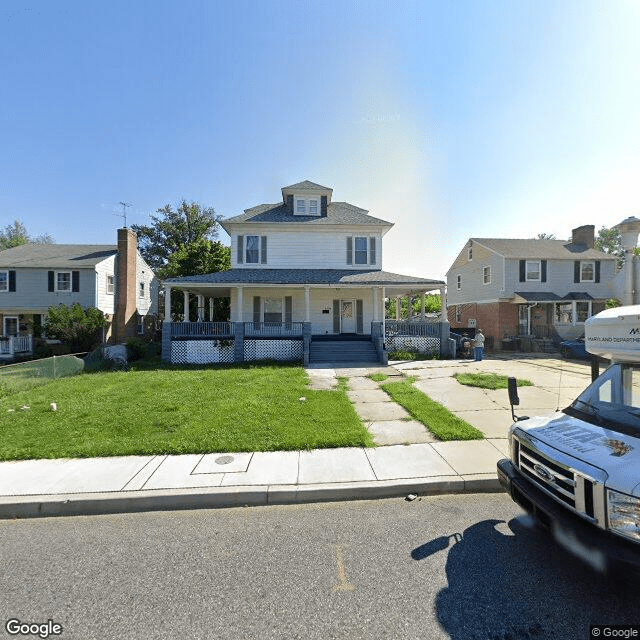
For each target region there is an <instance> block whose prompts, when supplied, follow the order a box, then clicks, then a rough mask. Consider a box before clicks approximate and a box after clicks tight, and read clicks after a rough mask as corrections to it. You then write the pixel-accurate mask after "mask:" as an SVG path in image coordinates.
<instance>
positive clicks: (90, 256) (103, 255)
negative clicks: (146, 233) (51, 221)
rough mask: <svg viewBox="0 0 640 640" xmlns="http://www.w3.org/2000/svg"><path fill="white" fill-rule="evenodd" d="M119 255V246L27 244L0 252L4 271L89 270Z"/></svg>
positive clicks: (0, 262)
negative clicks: (11, 269) (28, 269)
mask: <svg viewBox="0 0 640 640" xmlns="http://www.w3.org/2000/svg"><path fill="white" fill-rule="evenodd" d="M116 253H118V246H117V245H115V244H23V245H20V246H19V247H13V248H11V249H5V250H4V251H0V268H4V269H6V268H18V267H24V268H27V267H28V268H40V269H83V268H84V269H86V268H91V267H95V266H96V265H97V264H98V263H100V262H102V261H103V260H105V259H107V258H109V257H110V256H113V255H115V254H116Z"/></svg>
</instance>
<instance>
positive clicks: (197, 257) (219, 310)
mask: <svg viewBox="0 0 640 640" xmlns="http://www.w3.org/2000/svg"><path fill="white" fill-rule="evenodd" d="M228 269H231V247H227V246H225V245H223V244H222V243H221V242H219V241H215V242H214V241H212V240H207V239H206V238H201V239H200V240H196V241H195V242H191V243H189V244H187V245H185V246H183V247H181V248H180V249H178V251H176V252H175V253H172V254H171V255H170V256H169V259H168V262H167V264H166V266H165V267H164V269H163V270H162V274H163V277H165V278H177V277H180V276H195V275H198V274H203V273H215V272H217V271H227V270H228ZM230 302H231V301H230V300H229V298H214V301H213V321H214V322H224V321H226V320H228V319H229V317H230ZM183 312H184V300H183V297H182V295H179V296H176V297H174V298H173V299H172V301H171V314H172V315H173V316H174V317H179V316H181V315H182V313H183ZM189 313H190V316H191V317H195V315H196V313H197V301H196V300H195V299H194V298H192V299H191V301H190V312H189Z"/></svg>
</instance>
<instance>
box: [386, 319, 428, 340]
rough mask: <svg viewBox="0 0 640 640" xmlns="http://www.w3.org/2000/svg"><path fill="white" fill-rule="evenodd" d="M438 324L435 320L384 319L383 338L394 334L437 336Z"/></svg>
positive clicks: (391, 336)
mask: <svg viewBox="0 0 640 640" xmlns="http://www.w3.org/2000/svg"><path fill="white" fill-rule="evenodd" d="M439 335H440V324H439V323H436V322H406V321H405V322H403V321H400V322H398V321H397V320H385V338H393V337H394V336H439Z"/></svg>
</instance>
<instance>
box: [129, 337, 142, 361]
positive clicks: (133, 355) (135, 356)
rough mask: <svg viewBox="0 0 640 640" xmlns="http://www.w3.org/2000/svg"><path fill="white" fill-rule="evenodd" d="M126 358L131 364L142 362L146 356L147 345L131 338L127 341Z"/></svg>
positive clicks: (139, 339) (140, 340) (138, 339)
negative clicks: (137, 361)
mask: <svg viewBox="0 0 640 640" xmlns="http://www.w3.org/2000/svg"><path fill="white" fill-rule="evenodd" d="M126 345H127V358H128V359H129V360H130V361H131V362H135V361H136V360H142V359H144V358H145V357H146V355H147V345H146V344H145V342H144V340H142V339H141V338H131V339H130V340H127V343H126Z"/></svg>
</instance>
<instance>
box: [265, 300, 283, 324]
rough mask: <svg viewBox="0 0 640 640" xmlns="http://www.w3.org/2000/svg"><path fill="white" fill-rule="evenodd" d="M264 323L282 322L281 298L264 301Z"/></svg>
mask: <svg viewBox="0 0 640 640" xmlns="http://www.w3.org/2000/svg"><path fill="white" fill-rule="evenodd" d="M264 321H265V322H282V298H265V299H264Z"/></svg>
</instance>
